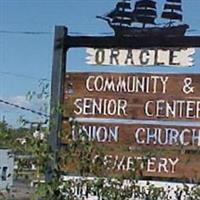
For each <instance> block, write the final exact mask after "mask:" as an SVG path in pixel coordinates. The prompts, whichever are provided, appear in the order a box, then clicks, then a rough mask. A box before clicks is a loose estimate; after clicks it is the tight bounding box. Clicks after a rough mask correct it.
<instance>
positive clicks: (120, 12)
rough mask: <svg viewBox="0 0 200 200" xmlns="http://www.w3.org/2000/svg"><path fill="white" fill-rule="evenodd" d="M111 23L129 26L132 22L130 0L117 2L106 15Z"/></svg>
mask: <svg viewBox="0 0 200 200" xmlns="http://www.w3.org/2000/svg"><path fill="white" fill-rule="evenodd" d="M106 17H108V18H110V20H111V23H112V24H118V25H120V26H130V25H131V23H132V12H131V3H130V0H123V1H122V2H118V3H117V5H116V7H115V9H114V10H112V11H111V12H110V13H108V14H107V15H106Z"/></svg>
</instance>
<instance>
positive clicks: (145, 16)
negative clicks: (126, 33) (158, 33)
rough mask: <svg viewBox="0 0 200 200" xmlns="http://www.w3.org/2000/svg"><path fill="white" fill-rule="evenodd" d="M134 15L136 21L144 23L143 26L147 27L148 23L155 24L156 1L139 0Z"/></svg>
mask: <svg viewBox="0 0 200 200" xmlns="http://www.w3.org/2000/svg"><path fill="white" fill-rule="evenodd" d="M133 15H134V17H133V18H134V22H139V23H142V26H143V28H145V26H146V24H155V19H156V17H157V11H156V2H155V1H153V0H139V1H137V2H136V3H135V9H134V11H133Z"/></svg>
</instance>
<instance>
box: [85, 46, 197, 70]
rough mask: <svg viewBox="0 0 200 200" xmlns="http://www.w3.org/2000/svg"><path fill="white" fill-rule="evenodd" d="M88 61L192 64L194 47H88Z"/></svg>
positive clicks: (93, 63)
mask: <svg viewBox="0 0 200 200" xmlns="http://www.w3.org/2000/svg"><path fill="white" fill-rule="evenodd" d="M86 52H87V54H88V56H87V58H86V59H87V60H86V63H87V64H91V65H122V66H123V65H125V66H158V65H159V66H175V67H185V66H188V67H190V66H192V65H193V64H194V63H193V58H192V55H194V53H195V49H194V48H185V49H181V48H168V49H158V48H156V49H117V48H115V49H94V48H87V50H86Z"/></svg>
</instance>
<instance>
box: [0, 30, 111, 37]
mask: <svg viewBox="0 0 200 200" xmlns="http://www.w3.org/2000/svg"><path fill="white" fill-rule="evenodd" d="M0 34H18V35H52V34H53V32H50V31H8V30H0ZM69 34H72V35H88V36H94V35H112V34H113V33H112V32H100V33H96V34H90V33H83V32H73V31H71V32H69Z"/></svg>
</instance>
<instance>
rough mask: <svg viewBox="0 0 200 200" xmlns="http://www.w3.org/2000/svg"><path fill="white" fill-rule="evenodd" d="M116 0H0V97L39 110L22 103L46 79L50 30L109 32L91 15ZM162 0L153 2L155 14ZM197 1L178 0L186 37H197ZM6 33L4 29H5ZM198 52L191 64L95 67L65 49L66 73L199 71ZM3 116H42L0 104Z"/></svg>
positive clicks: (80, 54) (199, 25)
mask: <svg viewBox="0 0 200 200" xmlns="http://www.w3.org/2000/svg"><path fill="white" fill-rule="evenodd" d="M116 2H118V1H117V0H84V1H83V0H0V98H1V99H5V100H8V101H10V102H13V103H16V104H19V105H22V106H26V107H28V108H33V109H39V107H40V104H41V102H39V101H36V100H35V101H34V102H31V103H30V102H28V101H26V98H25V96H26V94H27V92H28V91H35V90H38V85H39V80H41V79H47V80H48V81H50V79H51V65H52V47H53V32H54V26H55V25H65V26H67V27H68V28H69V32H70V34H73V35H85V34H89V35H102V34H104V33H112V30H111V29H110V28H109V27H108V26H107V24H106V23H105V22H103V21H100V20H98V19H96V18H95V16H96V15H101V14H104V13H106V12H107V11H110V10H111V9H112V8H114V6H115V4H116ZM164 2H165V0H159V1H158V4H159V12H160V10H161V6H162V4H163V3H164ZM199 8H200V1H199V0H183V9H184V21H185V22H186V23H187V24H189V25H190V30H189V32H188V33H187V34H188V35H200V15H199ZM198 22H199V23H198ZM6 31H8V32H6ZM26 31H30V32H45V34H23V33H19V32H26ZM199 54H200V53H199V52H198V51H197V53H196V56H195V59H196V61H195V63H196V65H195V66H194V67H192V68H185V69H182V68H181V69H176V68H169V67H164V68H149V67H148V68H133V67H126V68H124V67H123V68H121V67H109V68H108V67H96V68H94V66H87V65H86V64H85V56H86V54H85V50H70V52H69V59H68V63H67V65H68V66H67V70H69V71H84V70H86V71H116V72H117V71H125V72H128V71H131V72H144V71H145V72H167V73H168V72H169V73H200V61H199V60H200V55H199ZM3 115H5V116H6V118H7V120H8V121H9V123H11V124H14V125H15V124H16V120H17V119H18V116H19V115H24V116H25V117H26V118H27V119H29V120H43V119H41V118H40V117H39V116H35V115H33V114H31V113H28V112H23V111H20V110H18V109H13V108H10V107H8V106H6V105H2V104H0V119H1V118H2V116H3Z"/></svg>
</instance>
